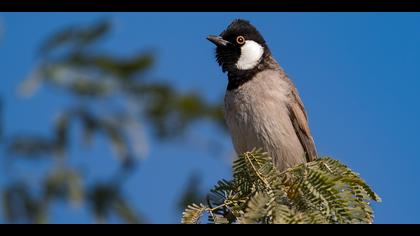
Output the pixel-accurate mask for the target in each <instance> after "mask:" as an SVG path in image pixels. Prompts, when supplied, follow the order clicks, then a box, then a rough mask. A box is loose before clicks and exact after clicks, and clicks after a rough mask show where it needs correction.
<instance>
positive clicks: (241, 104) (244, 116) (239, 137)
mask: <svg viewBox="0 0 420 236" xmlns="http://www.w3.org/2000/svg"><path fill="white" fill-rule="evenodd" d="M225 119H226V122H227V125H228V128H229V131H230V133H231V136H232V141H233V144H234V147H235V150H236V152H237V153H243V152H246V151H250V150H252V149H253V148H262V149H263V150H264V151H267V152H269V153H270V155H271V156H272V157H273V159H274V162H275V164H276V165H277V167H278V168H279V170H280V171H282V170H284V169H286V168H288V167H293V166H295V165H297V164H300V163H303V162H306V161H310V160H313V159H315V158H316V151H315V145H314V144H313V140H312V137H311V135H310V132H309V128H308V124H307V118H306V113H305V111H304V108H303V104H302V102H301V100H300V98H299V95H298V93H297V91H296V89H295V88H294V86H293V84H292V83H291V81H290V80H289V79H288V78H287V76H286V75H285V74H284V72H283V71H282V70H281V69H278V70H265V71H262V72H259V73H257V74H256V75H255V77H254V78H253V79H252V80H250V81H248V82H246V83H244V84H242V85H241V86H240V87H238V88H236V89H235V90H231V91H227V92H226V95H225Z"/></svg>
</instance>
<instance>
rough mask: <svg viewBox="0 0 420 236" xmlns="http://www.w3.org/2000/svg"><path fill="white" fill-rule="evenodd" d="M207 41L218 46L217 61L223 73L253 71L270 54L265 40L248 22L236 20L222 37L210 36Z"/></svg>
mask: <svg viewBox="0 0 420 236" xmlns="http://www.w3.org/2000/svg"><path fill="white" fill-rule="evenodd" d="M207 39H208V40H209V41H211V42H212V43H214V44H215V45H216V46H217V48H216V59H217V62H218V63H219V65H220V66H221V67H222V70H223V72H226V71H228V72H231V73H235V72H241V71H248V70H252V69H254V68H255V67H256V66H257V65H258V64H260V63H261V62H262V60H263V58H264V54H266V53H268V52H269V49H268V47H267V45H266V44H265V40H264V38H263V37H262V36H261V34H260V33H259V32H258V30H257V29H256V28H255V27H254V26H253V25H251V23H249V21H246V20H241V19H237V20H234V21H233V22H232V23H231V24H230V25H229V26H228V27H227V29H226V30H224V31H223V32H222V33H221V34H220V36H214V35H210V36H208V37H207Z"/></svg>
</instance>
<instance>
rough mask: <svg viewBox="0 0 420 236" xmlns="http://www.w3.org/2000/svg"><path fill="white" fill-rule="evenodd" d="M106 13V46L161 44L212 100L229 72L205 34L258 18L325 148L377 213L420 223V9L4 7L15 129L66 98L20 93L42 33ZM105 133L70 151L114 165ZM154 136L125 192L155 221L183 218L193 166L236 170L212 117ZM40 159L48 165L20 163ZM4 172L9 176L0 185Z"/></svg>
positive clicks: (10, 115)
mask: <svg viewBox="0 0 420 236" xmlns="http://www.w3.org/2000/svg"><path fill="white" fill-rule="evenodd" d="M103 17H109V18H110V19H111V20H112V21H113V23H114V24H115V28H114V30H113V31H112V33H111V36H110V37H109V38H108V40H107V41H106V42H104V43H103V47H104V48H106V49H107V50H110V51H112V52H116V53H118V54H121V55H130V54H131V53H134V52H138V51H141V50H144V49H147V48H152V49H153V50H154V51H155V52H156V53H157V63H156V65H155V67H154V68H153V74H154V75H156V76H157V77H161V78H165V79H167V80H168V81H170V82H171V83H173V84H174V85H175V86H176V87H177V88H179V89H180V90H185V91H188V90H194V91H198V92H200V93H202V94H204V95H205V96H206V97H207V98H208V99H209V100H213V101H216V100H218V99H222V96H223V94H224V90H225V87H226V79H225V75H224V74H222V72H221V70H220V69H219V68H218V66H217V64H216V63H215V60H214V55H213V52H214V48H213V45H211V44H210V43H208V42H207V41H206V40H205V37H206V36H207V35H208V34H218V33H220V32H221V31H222V30H223V29H224V28H225V27H226V26H227V25H228V24H229V23H230V21H231V20H233V19H235V18H245V19H248V20H250V21H251V22H252V23H253V24H254V25H255V26H256V27H257V28H258V29H259V30H260V32H261V33H262V34H263V35H264V37H265V39H266V41H267V43H268V45H269V47H270V48H271V51H272V52H273V54H274V56H275V57H276V58H277V60H278V61H279V63H280V64H281V65H282V67H283V68H284V69H285V70H286V72H287V73H288V74H289V76H290V77H291V79H292V80H293V81H294V83H295V84H296V86H297V87H298V89H299V92H300V94H301V97H302V99H303V101H304V103H305V106H306V109H307V111H308V114H309V119H310V127H311V129H312V133H313V135H314V138H315V142H316V144H317V148H318V151H319V154H321V155H328V156H332V157H334V158H336V159H339V160H341V161H342V162H344V163H346V164H348V165H349V166H350V167H351V168H352V169H354V170H355V171H357V172H359V173H360V174H361V176H362V177H363V178H365V179H366V181H367V182H368V183H369V184H370V185H371V186H373V187H374V189H375V190H376V191H377V193H378V194H379V195H380V196H381V197H382V199H383V202H382V203H380V204H374V208H375V212H376V221H375V222H376V223H420V217H419V215H418V210H419V209H420V203H419V201H417V200H418V199H419V197H420V188H419V186H420V175H419V173H418V167H419V166H420V159H419V158H418V156H419V154H418V151H417V147H418V146H419V145H420V139H419V137H418V134H419V133H420V125H419V123H418V120H419V118H420V110H419V106H418V104H417V103H418V101H419V98H420V97H419V95H418V91H417V90H418V88H419V87H420V44H419V43H418V42H420V28H419V24H420V14H418V13H0V68H1V71H2V73H1V76H2V77H1V79H0V96H1V97H2V98H3V99H4V100H5V103H6V108H5V119H4V122H5V132H6V135H7V134H14V133H16V132H17V133H19V132H34V133H35V132H37V133H38V132H39V133H44V134H48V130H49V128H51V127H50V121H52V119H53V115H54V114H55V113H57V112H58V111H59V110H60V107H62V106H63V105H65V104H67V103H68V102H69V101H68V99H67V98H65V97H62V94H61V93H59V92H56V91H50V90H46V89H45V90H41V92H39V93H37V94H36V95H35V96H34V97H32V98H30V99H24V98H21V97H19V96H17V92H16V90H17V86H18V85H19V83H20V82H21V81H22V80H23V79H24V78H25V76H27V75H28V73H29V72H30V70H31V69H33V68H34V66H35V65H36V62H37V61H36V57H35V53H36V50H37V49H38V47H39V46H40V44H41V42H42V41H43V40H44V39H45V38H46V37H47V36H49V35H50V34H51V33H53V32H55V31H56V30H58V29H61V28H62V27H63V26H68V25H78V24H89V23H93V22H95V21H96V20H98V19H101V18H103ZM209 137H211V138H212V139H216V140H218V141H219V142H220V143H221V144H222V146H223V150H222V151H220V152H219V153H218V154H217V155H219V156H215V154H214V153H211V152H208V148H206V147H200V146H199V145H196V144H197V142H199V141H197V140H205V139H207V138H209ZM104 142H105V141H104V140H101V139H98V140H97V141H95V142H94V145H93V147H92V148H91V149H89V150H79V149H77V148H76V146H77V145H75V147H74V150H72V153H75V154H80V155H81V156H89V158H90V159H89V161H92V163H101V164H100V165H99V164H96V165H97V168H95V170H94V171H95V172H96V171H97V173H98V174H100V173H106V172H107V171H108V170H112V166H113V165H112V163H113V161H114V160H112V159H110V158H109V156H110V155H109V154H108V152H109V150H106V149H104V146H105V147H106V144H105V143H104ZM191 144H194V145H191ZM149 145H150V153H149V155H148V157H147V159H145V160H144V161H142V164H141V166H140V168H139V170H138V172H137V173H136V174H135V175H134V176H133V177H132V178H131V179H130V181H129V183H128V184H127V186H125V190H126V193H127V196H128V197H129V198H130V199H132V200H133V201H135V202H136V203H137V208H138V210H140V211H142V212H144V213H145V215H147V216H148V217H149V218H150V220H151V221H152V222H155V223H178V222H179V218H180V215H179V212H177V211H176V201H174V200H176V197H178V196H179V194H180V193H182V190H183V188H184V187H185V184H186V181H187V179H188V176H189V175H190V174H191V173H192V172H193V171H197V172H199V173H200V174H201V175H202V176H203V183H202V186H201V188H202V190H203V191H207V190H208V189H209V188H210V187H211V186H212V185H213V184H214V183H215V182H216V181H217V180H218V179H220V178H229V176H230V166H229V157H230V155H231V153H232V152H233V150H232V145H231V143H230V139H229V137H227V136H226V135H224V134H223V133H222V132H220V130H218V129H217V128H215V127H214V126H212V125H206V124H203V125H201V126H200V127H199V128H198V129H195V131H194V132H193V134H192V135H191V137H190V138H186V139H181V140H176V141H171V142H165V143H162V142H160V141H158V140H154V139H151V140H149ZM191 146H194V148H191ZM203 153H204V154H203ZM197 154H200V155H197ZM104 156H105V157H104ZM197 156H199V158H198V157H197ZM106 157H108V158H106ZM34 166H36V167H37V168H38V166H39V164H35V163H33V162H29V163H28V162H26V163H24V164H22V165H21V166H19V168H20V169H22V170H31V169H33V168H34ZM6 181H7V180H5V179H4V177H3V179H2V174H0V184H1V183H4V182H6ZM51 214H52V215H53V217H52V219H53V222H56V223H61V222H80V223H83V222H88V223H89V219H90V218H89V216H88V214H87V213H86V209H85V208H84V207H83V206H82V207H80V208H76V209H74V208H72V207H69V206H68V205H67V204H63V203H58V204H57V207H56V208H54V210H53V211H52V212H51ZM0 222H1V217H0Z"/></svg>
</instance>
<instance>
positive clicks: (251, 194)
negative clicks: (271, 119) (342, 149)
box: [182, 150, 380, 224]
mask: <svg viewBox="0 0 420 236" xmlns="http://www.w3.org/2000/svg"><path fill="white" fill-rule="evenodd" d="M372 200H374V201H380V198H379V196H378V195H376V193H374V192H373V190H372V189H371V188H370V187H369V186H368V185H367V184H366V183H365V182H364V181H363V180H362V179H361V178H360V177H359V175H358V174H356V173H355V172H353V171H352V170H350V169H349V168H348V167H347V166H345V165H343V164H342V163H340V162H339V161H337V160H333V159H331V158H329V157H326V158H320V159H317V160H315V161H313V162H310V163H305V164H301V165H298V166H296V167H293V168H290V169H288V170H286V171H284V172H282V173H280V172H279V171H278V170H277V168H276V167H275V166H274V165H273V162H272V159H271V157H270V156H268V155H267V153H263V152H262V151H261V150H253V151H251V152H246V153H244V154H242V155H239V157H238V158H237V159H236V160H235V161H234V163H233V180H231V181H226V180H221V181H219V182H218V183H217V184H216V186H215V187H214V188H213V189H212V190H211V191H210V194H209V195H208V204H207V206H205V205H203V204H200V205H197V204H192V205H190V206H188V207H187V209H186V210H185V211H184V213H183V218H182V223H186V224H193V223H199V222H200V219H201V218H202V216H203V215H204V214H208V215H209V217H208V222H209V223H244V224H250V223H264V224H292V223H328V224H332V223H339V224H343V223H372V222H373V211H372V208H371V206H370V201H372Z"/></svg>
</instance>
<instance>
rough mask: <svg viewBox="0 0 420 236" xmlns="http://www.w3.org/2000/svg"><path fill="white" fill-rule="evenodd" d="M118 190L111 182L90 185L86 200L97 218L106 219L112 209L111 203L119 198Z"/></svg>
mask: <svg viewBox="0 0 420 236" xmlns="http://www.w3.org/2000/svg"><path fill="white" fill-rule="evenodd" d="M119 195H120V192H119V189H117V188H116V186H114V185H112V184H96V185H94V186H92V187H90V192H89V194H88V200H89V203H90V205H91V206H92V210H93V213H94V214H95V217H96V218H97V219H101V220H102V219H106V217H107V216H108V214H109V213H110V212H111V210H112V204H113V202H114V201H115V200H117V199H118V198H119Z"/></svg>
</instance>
